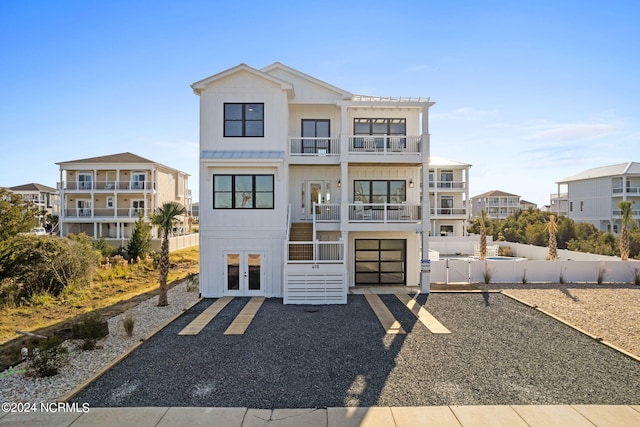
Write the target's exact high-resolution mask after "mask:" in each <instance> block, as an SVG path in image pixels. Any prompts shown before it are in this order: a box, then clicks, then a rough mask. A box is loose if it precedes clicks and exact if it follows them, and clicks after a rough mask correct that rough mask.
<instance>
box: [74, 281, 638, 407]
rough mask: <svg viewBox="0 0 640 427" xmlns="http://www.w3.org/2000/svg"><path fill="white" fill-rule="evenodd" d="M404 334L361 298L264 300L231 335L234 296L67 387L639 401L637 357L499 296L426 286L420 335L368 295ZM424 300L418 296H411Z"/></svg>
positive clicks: (187, 396)
mask: <svg viewBox="0 0 640 427" xmlns="http://www.w3.org/2000/svg"><path fill="white" fill-rule="evenodd" d="M380 297H381V298H382V300H383V301H384V302H385V304H386V305H387V307H388V308H389V309H390V310H391V312H392V313H393V314H394V315H395V317H396V319H398V320H399V321H400V323H401V324H402V326H403V328H404V329H405V330H406V331H407V332H408V334H407V335H388V336H385V334H384V331H383V330H382V327H381V326H380V324H379V322H378V320H377V318H376V317H375V315H374V314H373V312H372V310H371V309H370V307H369V306H368V304H367V302H366V301H365V299H364V297H363V296H362V295H349V297H348V298H349V299H348V304H347V305H332V306H297V305H283V304H282V300H281V299H275V298H271V299H267V300H266V301H265V303H264V304H263V306H262V308H261V309H260V311H259V312H258V313H257V315H256V317H255V319H254V321H253V323H252V324H251V326H250V327H249V329H248V330H247V332H246V333H245V334H244V335H242V336H225V335H223V332H224V330H225V329H226V328H227V326H228V325H229V324H230V323H231V321H232V320H233V319H234V317H235V316H236V315H237V314H238V313H239V312H240V310H241V309H242V307H243V306H244V305H245V304H246V302H247V301H248V298H235V299H234V300H233V301H231V302H230V303H229V305H228V306H227V307H226V308H225V309H224V310H223V311H222V312H221V313H220V314H219V315H218V316H217V317H216V318H215V319H214V320H213V321H212V322H211V323H210V324H209V325H207V326H206V327H205V329H204V330H203V331H202V332H201V333H200V334H199V335H196V336H178V335H177V333H178V332H179V331H180V330H182V328H184V327H185V326H186V325H187V324H188V323H189V322H190V321H191V320H193V319H194V318H195V317H196V316H197V315H198V314H199V313H201V312H202V311H203V310H204V309H205V308H206V307H208V306H209V305H210V304H212V302H213V301H214V300H211V299H208V300H203V301H201V302H200V303H198V304H197V305H196V306H194V307H193V308H192V309H191V310H189V311H188V312H187V313H185V314H184V315H183V316H181V317H180V318H179V319H177V320H176V321H174V322H173V323H172V324H170V325H169V326H167V327H166V328H164V329H163V330H162V331H161V332H159V333H158V334H156V335H155V336H153V337H152V338H151V339H150V340H148V341H147V342H146V343H144V344H143V345H142V346H140V347H139V348H138V349H137V350H135V351H134V352H133V353H132V354H131V355H130V356H129V357H127V358H126V359H125V360H123V361H122V362H121V363H119V364H118V365H116V366H115V367H114V368H113V369H111V370H110V371H109V372H107V373H106V374H105V375H103V376H102V377H100V378H99V379H98V380H96V381H94V382H93V383H92V384H91V385H89V387H87V388H86V389H84V390H83V391H82V392H81V393H80V394H78V395H76V396H75V398H74V399H73V400H72V401H74V402H87V403H89V405H90V406H91V407H96V406H114V407H115V406H208V407H250V408H313V407H319V408H323V407H335V406H337V407H339V406H423V405H424V406H427V405H512V404H520V405H533V404H538V405H541V404H615V405H622V404H634V405H637V404H640V363H639V362H637V361H635V360H633V359H631V358H628V357H626V356H624V355H622V354H620V353H618V352H616V351H614V350H612V349H610V348H608V347H606V346H604V345H602V344H600V343H598V342H596V341H594V340H592V339H591V338H588V337H586V336H585V335H583V334H581V333H579V332H576V331H574V330H573V329H571V328H569V327H567V326H565V325H563V324H561V323H560V322H557V321H555V320H553V319H551V318H549V317H547V316H546V315H544V314H542V313H540V312H538V311H536V310H534V309H531V308H529V307H526V306H524V305H522V304H520V303H518V302H515V301H513V300H511V299H509V298H508V297H506V296H504V295H500V294H497V293H491V294H480V293H474V294H446V293H434V294H431V296H430V297H429V300H428V302H427V303H426V306H425V308H426V309H427V310H429V312H431V313H432V314H433V315H434V316H435V317H436V318H437V319H438V320H439V321H440V322H441V323H442V324H444V325H445V326H446V327H447V328H448V329H449V330H450V331H451V334H432V333H430V332H429V331H428V330H427V329H426V328H425V327H424V326H423V325H422V324H421V323H416V320H415V317H414V316H413V314H411V312H410V311H409V310H407V308H406V307H404V305H402V303H401V302H400V301H399V300H398V299H397V298H396V297H395V296H393V295H380ZM423 302H424V301H423Z"/></svg>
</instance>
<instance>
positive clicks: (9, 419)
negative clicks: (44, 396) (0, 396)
mask: <svg viewBox="0 0 640 427" xmlns="http://www.w3.org/2000/svg"><path fill="white" fill-rule="evenodd" d="M80 415H82V413H81V412H57V413H55V414H47V413H42V412H28V413H24V412H21V413H6V414H4V416H3V417H0V426H3V427H4V426H7V427H8V426H12V427H13V426H15V427H18V426H20V427H24V426H47V427H67V426H69V425H71V423H73V422H74V421H75V420H76V419H78V418H79V417H80Z"/></svg>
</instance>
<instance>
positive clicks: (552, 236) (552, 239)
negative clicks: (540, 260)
mask: <svg viewBox="0 0 640 427" xmlns="http://www.w3.org/2000/svg"><path fill="white" fill-rule="evenodd" d="M547 229H548V230H549V254H548V255H547V259H550V260H555V259H558V242H557V240H556V233H557V232H558V223H557V222H556V217H555V215H553V214H552V215H549V223H548V224H547Z"/></svg>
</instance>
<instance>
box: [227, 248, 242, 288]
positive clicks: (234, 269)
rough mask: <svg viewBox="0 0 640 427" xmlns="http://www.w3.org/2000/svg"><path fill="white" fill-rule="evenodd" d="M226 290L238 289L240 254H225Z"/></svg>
mask: <svg viewBox="0 0 640 427" xmlns="http://www.w3.org/2000/svg"><path fill="white" fill-rule="evenodd" d="M227 290H228V291H239V290H240V254H227Z"/></svg>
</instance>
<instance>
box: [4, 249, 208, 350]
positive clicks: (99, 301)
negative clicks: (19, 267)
mask: <svg viewBox="0 0 640 427" xmlns="http://www.w3.org/2000/svg"><path fill="white" fill-rule="evenodd" d="M198 249H199V248H198V247H195V248H189V249H183V250H180V251H176V252H173V253H171V255H170V261H171V269H170V271H169V282H173V281H176V280H182V279H184V278H185V277H187V276H188V275H189V274H192V273H197V272H198ZM157 288H158V270H157V269H155V268H153V265H151V264H148V263H140V264H132V265H128V266H123V265H119V266H116V265H114V266H113V267H112V268H110V269H107V270H100V271H99V272H98V274H97V275H96V277H95V278H94V280H93V283H92V284H91V285H90V286H88V287H84V288H75V289H67V290H65V292H63V293H62V294H61V295H60V296H58V297H57V298H54V297H52V296H50V295H39V296H37V297H36V298H35V299H34V302H33V303H32V305H29V306H21V307H10V308H2V309H0V318H1V319H2V323H0V344H4V343H6V342H7V341H9V340H11V339H13V338H16V337H18V336H19V334H16V332H15V331H16V330H21V331H27V332H33V331H36V330H38V329H41V328H44V327H47V326H51V325H55V324H57V323H60V322H62V321H65V320H68V319H72V318H74V317H76V316H78V315H81V314H83V313H86V312H89V311H92V310H95V309H101V308H104V307H109V306H112V305H114V304H117V303H119V302H121V301H125V300H128V299H131V298H133V297H135V296H138V295H140V294H144V293H145V292H149V291H153V290H156V289H157Z"/></svg>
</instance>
